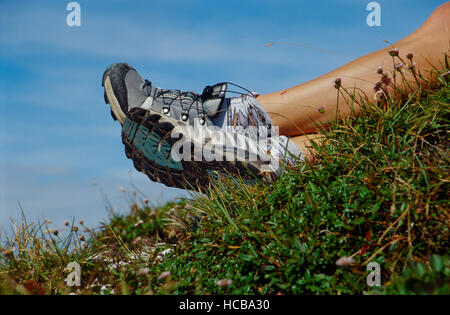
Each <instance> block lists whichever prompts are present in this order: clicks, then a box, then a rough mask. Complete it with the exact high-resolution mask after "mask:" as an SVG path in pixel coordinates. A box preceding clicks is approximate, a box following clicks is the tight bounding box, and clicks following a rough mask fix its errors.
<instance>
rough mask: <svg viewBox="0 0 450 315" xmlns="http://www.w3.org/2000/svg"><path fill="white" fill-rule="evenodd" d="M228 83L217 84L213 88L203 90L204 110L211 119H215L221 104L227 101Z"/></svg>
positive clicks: (208, 87)
mask: <svg viewBox="0 0 450 315" xmlns="http://www.w3.org/2000/svg"><path fill="white" fill-rule="evenodd" d="M227 86H228V84H227V83H217V84H216V85H213V86H207V87H205V89H204V90H203V93H202V99H203V109H204V110H205V112H206V114H207V115H208V116H210V117H215V116H216V115H217V113H218V111H219V107H220V104H222V101H223V100H224V99H225V93H226V91H227Z"/></svg>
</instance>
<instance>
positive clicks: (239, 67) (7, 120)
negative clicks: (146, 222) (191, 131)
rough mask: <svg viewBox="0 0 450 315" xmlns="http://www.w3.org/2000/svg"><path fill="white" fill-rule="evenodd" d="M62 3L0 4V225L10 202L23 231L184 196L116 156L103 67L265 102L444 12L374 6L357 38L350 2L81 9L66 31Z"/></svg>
mask: <svg viewBox="0 0 450 315" xmlns="http://www.w3.org/2000/svg"><path fill="white" fill-rule="evenodd" d="M69 2H70V1H62V0H58V1H55V0H51V1H50V0H49V1H45V0H41V1H5V0H0V47H1V50H0V70H1V72H0V225H2V224H6V223H7V222H8V218H9V217H13V218H18V216H19V214H20V209H19V206H18V200H19V201H20V203H21V205H22V207H23V209H24V211H25V213H26V214H27V216H28V217H29V218H30V219H34V218H36V217H38V216H39V217H46V218H49V219H52V220H53V221H54V222H59V223H61V222H63V221H64V220H66V219H70V218H72V217H74V216H75V217H76V219H77V220H78V219H83V220H85V221H86V222H87V223H89V224H90V225H94V226H95V225H96V224H97V223H98V221H99V220H101V219H102V218H105V217H106V216H107V214H106V211H105V207H104V200H103V197H102V194H101V193H100V190H102V191H103V192H104V193H105V194H106V195H107V196H108V198H109V199H110V200H111V203H112V204H113V206H114V208H115V209H116V210H117V211H127V207H126V205H127V202H126V200H125V199H124V196H123V194H122V193H121V192H120V190H119V187H121V186H123V187H125V188H127V189H128V190H130V191H131V190H133V186H134V187H137V188H138V189H139V190H140V191H142V192H143V193H144V195H145V196H147V197H148V198H150V199H151V200H152V201H153V202H154V203H161V202H163V201H165V200H170V199H173V198H175V197H179V196H183V195H185V193H184V192H183V191H181V190H177V189H168V188H167V187H165V186H163V185H160V184H156V183H152V182H150V181H149V180H148V179H147V178H146V177H145V176H144V175H142V174H140V173H138V172H137V171H135V170H134V168H133V166H132V163H131V161H130V160H128V159H127V158H126V157H125V154H124V152H123V146H122V143H121V140H120V128H119V125H118V124H117V123H116V122H113V121H112V119H111V117H110V115H109V109H108V107H107V106H106V105H105V104H104V103H103V90H102V88H101V76H102V73H103V70H104V69H105V68H106V67H107V66H108V65H109V64H111V63H113V62H120V61H125V62H128V63H130V64H132V65H133V66H134V67H135V68H136V69H137V70H138V71H140V72H141V74H142V75H143V76H144V77H146V78H148V79H149V80H150V81H152V82H153V83H154V84H155V85H158V86H161V87H164V88H169V87H170V88H179V89H184V90H193V91H199V92H200V91H201V90H202V89H203V87H204V86H205V85H209V84H213V83H216V82H219V81H232V82H235V83H238V84H240V85H243V86H245V87H247V88H249V89H251V90H255V91H258V92H260V93H266V92H271V91H276V90H279V89H283V88H286V87H289V86H293V85H297V84H299V83H301V82H304V81H308V80H310V79H312V78H314V77H315V76H318V75H320V74H323V73H326V72H327V71H330V70H332V69H334V68H336V67H338V66H340V65H342V64H344V63H345V62H346V61H349V60H351V59H353V58H356V57H359V56H361V55H364V54H366V53H369V52H371V51H373V50H376V49H380V48H383V47H385V44H384V43H383V40H389V41H390V42H395V41H397V40H399V39H401V38H402V37H404V36H406V35H408V34H409V33H410V32H411V31H413V30H415V29H416V28H417V27H418V26H420V25H421V24H422V23H423V22H424V21H425V20H426V18H427V17H428V16H429V15H430V14H431V12H432V11H433V10H434V9H435V8H436V7H438V6H439V5H440V4H442V3H444V2H445V1H437V0H427V1H423V0H409V1H406V0H389V1H388V0H385V1H378V2H379V3H380V4H381V23H382V25H381V27H368V26H367V24H366V16H367V14H368V13H369V12H368V11H366V6H367V4H368V3H369V2H370V1H361V0H342V1H335V0H314V1H313V0H292V1H285V0H277V1H275V0H273V1H269V0H258V1H256V0H248V1H245V0H240V1H235V0H229V1H220V2H219V1H206V0H205V1H200V0H165V1H137V0H136V1H132V0H128V1H125V0H123V1H119V0H96V1H78V3H79V4H80V5H81V27H72V28H71V27H68V26H67V24H66V16H67V14H68V13H69V12H67V11H66V5H67V4H68V3H69ZM271 42H294V43H299V44H303V45H308V46H313V47H317V48H320V49H326V50H330V51H333V52H335V53H337V54H340V55H344V56H346V58H341V57H336V56H334V55H329V54H325V53H322V52H318V51H316V50H311V49H305V48H300V47H296V46H287V45H273V46H271V47H265V45H266V44H268V43H271ZM376 66H377V65H374V68H375V67H376ZM94 183H95V184H96V185H94Z"/></svg>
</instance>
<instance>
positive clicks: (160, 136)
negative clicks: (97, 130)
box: [122, 108, 265, 190]
mask: <svg viewBox="0 0 450 315" xmlns="http://www.w3.org/2000/svg"><path fill="white" fill-rule="evenodd" d="M174 128H175V125H174V123H173V122H171V121H170V118H168V117H165V116H164V115H161V114H158V113H155V112H152V111H149V110H145V109H142V108H133V109H131V110H130V111H129V112H128V115H127V118H126V119H125V121H124V125H123V129H122V143H123V144H124V145H125V154H126V156H127V157H128V158H129V159H131V160H132V161H133V164H134V167H135V168H136V169H137V170H138V171H139V172H143V173H144V174H146V175H147V176H148V177H149V178H150V179H151V180H152V181H155V182H159V183H162V184H164V185H166V186H169V187H178V188H183V189H196V190H198V189H199V188H202V187H207V186H208V185H209V184H210V183H211V182H212V181H216V180H217V179H219V178H220V177H223V176H241V177H242V178H243V179H244V181H246V182H254V181H256V180H257V179H261V180H264V179H265V176H262V175H261V174H259V170H258V169H257V168H255V167H254V166H252V165H251V164H249V163H246V162H245V161H244V162H242V161H211V162H207V161H194V156H193V152H194V150H192V155H191V158H190V160H182V161H175V160H174V159H173V158H172V157H171V150H172V147H173V145H174V144H175V143H176V142H177V141H179V140H181V139H182V137H183V136H184V135H182V134H181V137H179V138H177V139H173V138H172V137H171V136H170V133H171V132H172V130H173V129H174Z"/></svg>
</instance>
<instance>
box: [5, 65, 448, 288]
mask: <svg viewBox="0 0 450 315" xmlns="http://www.w3.org/2000/svg"><path fill="white" fill-rule="evenodd" d="M442 68H444V70H443V71H440V72H437V71H436V73H435V76H434V80H433V81H432V82H428V81H426V83H427V87H426V88H425V87H423V88H414V89H411V88H410V87H409V85H408V83H407V82H405V81H403V89H402V90H400V89H396V88H393V89H390V87H391V83H390V82H385V83H387V84H386V85H385V86H384V87H383V86H381V87H380V86H379V87H378V90H381V91H382V93H380V94H379V96H381V99H380V100H379V102H378V104H377V105H371V104H370V102H369V100H368V99H367V98H365V97H364V96H358V98H357V97H356V95H354V94H351V93H350V92H351V91H348V90H346V89H345V81H342V82H341V81H339V82H338V83H339V84H337V86H336V88H337V92H338V95H339V106H354V105H355V104H356V103H358V104H359V105H360V106H361V107H362V108H363V114H362V115H359V116H358V117H353V118H348V119H343V120H340V121H339V122H338V123H335V124H333V125H332V126H331V128H329V129H328V130H323V131H322V133H323V134H324V136H325V137H326V141H324V142H323V143H322V144H320V145H319V144H315V151H316V152H315V154H314V156H313V158H311V159H310V160H308V161H306V162H305V163H300V164H299V165H298V166H297V167H293V168H289V169H286V172H285V174H284V175H283V176H282V177H281V178H280V179H279V180H278V181H277V182H275V183H273V184H271V185H263V184H257V185H254V186H247V185H245V184H244V183H242V182H240V181H239V180H233V181H230V180H227V179H222V180H220V181H219V182H218V183H217V184H216V185H215V186H213V187H211V188H210V189H209V190H208V191H205V192H204V194H198V195H194V196H193V198H192V200H183V201H181V202H179V203H169V204H167V205H165V206H164V207H150V206H149V205H148V202H147V201H146V200H142V199H140V198H139V196H138V195H136V194H135V193H131V194H130V204H131V213H130V214H128V215H119V214H114V213H113V212H112V211H111V219H110V221H109V222H107V223H105V224H104V225H102V226H101V227H100V228H99V230H98V231H91V230H89V229H86V230H85V231H81V229H82V228H83V226H82V225H80V228H78V227H74V226H73V225H74V224H71V225H69V227H68V228H67V231H66V233H63V232H57V231H52V230H50V231H49V223H48V222H44V223H41V224H35V223H27V222H26V220H25V219H24V220H23V222H22V223H21V224H17V226H16V227H15V234H14V237H13V238H12V239H6V240H3V241H2V242H1V243H0V244H1V246H0V293H3V294H5V293H23V294H43V293H47V294H68V293H70V292H75V293H76V294H92V293H95V294H112V293H114V294H126V293H131V294H185V293H187V294H449V293H450V287H449V283H450V259H449V256H450V255H449V254H450V253H449V240H450V235H449V225H450V224H449V223H450V212H449V202H448V191H449V142H448V131H449V118H450V115H449V114H450V107H449V103H450V94H449V87H448V79H449V75H448V69H449V67H448V64H447V63H446V64H445V66H443V67H442ZM413 71H414V70H413ZM402 78H404V76H403V75H402ZM414 78H415V80H419V81H420V80H423V81H424V82H425V79H424V78H423V77H422V76H421V75H420V73H419V72H417V73H416V72H414ZM384 79H385V78H384ZM397 80H399V78H398V77H397ZM383 84H384V83H383ZM389 93H390V94H389ZM347 94H348V95H352V99H353V102H352V103H351V104H346V103H345V101H344V99H343V97H342V96H343V95H347ZM394 95H395V99H397V100H396V101H394V100H393V99H394V98H393V97H391V96H394ZM383 97H384V98H383ZM340 258H344V259H341V260H339V259H340ZM338 260H339V262H340V263H338V264H336V262H337V261H338ZM72 261H74V262H77V263H79V264H80V266H81V286H80V287H70V286H67V285H66V283H65V282H64V280H65V279H66V277H67V276H68V274H69V272H68V271H66V270H65V268H66V266H67V265H68V263H69V262H72ZM342 261H343V263H342ZM369 262H377V263H379V264H380V266H381V285H382V286H381V287H378V288H377V287H369V286H368V285H367V283H366V277H367V275H368V271H367V270H366V266H367V264H368V263H369ZM338 265H340V266H338Z"/></svg>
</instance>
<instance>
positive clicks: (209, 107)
mask: <svg viewBox="0 0 450 315" xmlns="http://www.w3.org/2000/svg"><path fill="white" fill-rule="evenodd" d="M221 103H222V98H212V99H209V100H206V101H204V102H203V109H204V110H205V112H206V114H207V115H208V116H209V117H215V116H216V115H217V113H218V112H219V107H220V104H221Z"/></svg>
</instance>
